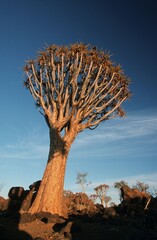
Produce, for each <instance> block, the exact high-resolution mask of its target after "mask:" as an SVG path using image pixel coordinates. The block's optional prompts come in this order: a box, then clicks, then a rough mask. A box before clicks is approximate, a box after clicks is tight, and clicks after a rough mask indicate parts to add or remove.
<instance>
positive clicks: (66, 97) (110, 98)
mask: <svg viewBox="0 0 157 240" xmlns="http://www.w3.org/2000/svg"><path fill="white" fill-rule="evenodd" d="M24 71H25V73H26V79H25V81H24V86H25V87H26V89H28V90H29V91H30V93H31V95H32V97H33V98H34V100H35V103H36V106H37V107H38V108H39V111H40V113H41V114H42V115H43V116H44V118H45V121H46V123H47V126H48V128H49V136H50V150H49V155H48V161H47V165H46V169H45V172H44V175H43V178H42V181H41V184H40V187H39V190H38V193H37V196H36V198H35V201H34V202H33V204H32V206H31V208H30V210H29V212H30V213H35V212H39V211H45V212H51V213H57V214H60V215H62V213H63V212H62V210H63V208H62V201H63V188H64V176H65V169H66V163H67V157H68V154H69V151H70V148H71V145H72V143H73V142H74V140H75V138H76V137H77V135H78V134H79V133H80V132H82V131H83V130H84V129H86V128H88V129H94V128H96V127H97V126H98V125H99V124H100V123H101V122H103V121H106V120H109V119H113V118H115V117H117V116H120V117H122V116H124V114H125V113H124V111H123V109H122V108H121V105H122V103H123V102H124V101H126V100H127V99H128V98H129V97H130V91H129V89H128V86H129V83H130V81H129V79H128V78H127V77H126V76H125V74H124V72H123V71H122V69H121V67H120V66H119V65H115V64H114V63H113V62H112V61H111V59H110V56H109V54H108V53H104V52H103V51H99V50H97V48H96V47H92V46H90V45H85V44H73V45H70V46H57V45H52V46H48V47H47V48H46V49H45V50H44V51H42V52H39V54H38V57H37V58H36V60H28V61H27V64H26V65H25V67H24Z"/></svg>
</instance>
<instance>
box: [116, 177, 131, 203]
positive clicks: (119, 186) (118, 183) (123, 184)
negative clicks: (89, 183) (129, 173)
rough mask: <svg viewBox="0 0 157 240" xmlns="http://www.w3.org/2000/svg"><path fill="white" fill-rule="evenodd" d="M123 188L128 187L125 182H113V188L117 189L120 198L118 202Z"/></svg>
mask: <svg viewBox="0 0 157 240" xmlns="http://www.w3.org/2000/svg"><path fill="white" fill-rule="evenodd" d="M124 186H128V183H127V182H125V181H124V180H121V181H119V182H115V183H114V187H115V188H117V189H118V191H119V198H120V202H121V201H122V196H121V190H120V189H121V188H122V187H124Z"/></svg>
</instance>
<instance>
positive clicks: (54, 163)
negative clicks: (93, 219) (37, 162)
mask: <svg viewBox="0 0 157 240" xmlns="http://www.w3.org/2000/svg"><path fill="white" fill-rule="evenodd" d="M66 158H67V157H66V156H63V155H62V154H61V153H60V152H58V153H55V154H54V155H53V158H52V159H51V160H49V162H48V163H47V166H46V169H45V172H44V176H43V179H42V182H41V185H40V188H39V191H38V194H37V197H36V199H35V201H34V203H33V205H32V207H31V208H30V210H29V212H30V213H36V212H40V211H43V212H51V213H53V214H55V213H56V214H59V215H63V209H62V205H63V201H62V197H63V187H64V176H65V168H66Z"/></svg>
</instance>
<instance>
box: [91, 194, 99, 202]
mask: <svg viewBox="0 0 157 240" xmlns="http://www.w3.org/2000/svg"><path fill="white" fill-rule="evenodd" d="M89 198H90V199H91V200H92V202H93V203H95V202H96V200H97V198H98V196H97V195H96V194H91V195H90V196H89Z"/></svg>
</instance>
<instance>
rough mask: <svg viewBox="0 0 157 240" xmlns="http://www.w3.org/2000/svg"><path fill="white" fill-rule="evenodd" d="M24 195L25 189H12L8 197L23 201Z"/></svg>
mask: <svg viewBox="0 0 157 240" xmlns="http://www.w3.org/2000/svg"><path fill="white" fill-rule="evenodd" d="M23 194H24V188H23V187H12V188H11V189H10V190H9V193H8V197H9V198H10V199H22V198H23Z"/></svg>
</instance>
